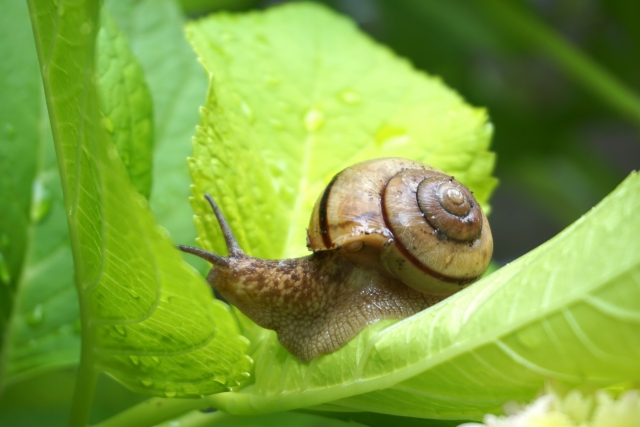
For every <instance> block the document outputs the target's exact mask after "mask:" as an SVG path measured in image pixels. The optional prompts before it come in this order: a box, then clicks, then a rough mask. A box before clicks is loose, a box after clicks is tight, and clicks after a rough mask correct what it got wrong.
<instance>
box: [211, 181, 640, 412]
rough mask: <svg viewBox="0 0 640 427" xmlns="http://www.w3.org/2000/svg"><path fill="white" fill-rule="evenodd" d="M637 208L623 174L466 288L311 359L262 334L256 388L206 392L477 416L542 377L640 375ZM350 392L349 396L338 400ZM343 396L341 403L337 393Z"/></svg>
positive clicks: (537, 384)
mask: <svg viewBox="0 0 640 427" xmlns="http://www.w3.org/2000/svg"><path fill="white" fill-rule="evenodd" d="M639 208H640V176H639V175H637V174H633V175H632V176H630V177H629V178H628V179H627V180H626V181H625V182H624V183H622V184H621V185H620V187H619V188H618V189H617V190H616V191H615V192H614V193H612V194H611V195H610V196H609V197H607V198H606V199H605V200H604V201H603V202H601V203H600V205H598V207H596V208H595V209H594V210H593V211H591V212H590V213H589V214H588V215H586V216H585V217H583V218H582V219H580V220H579V221H577V222H576V223H575V224H573V225H572V226H571V227H569V228H568V229H566V230H565V231H564V232H563V233H561V234H560V235H558V236H556V237H555V238H554V239H552V240H550V241H549V242H547V243H545V244H544V245H542V246H540V247H539V248H537V249H536V250H534V251H532V252H531V253H529V254H527V255H525V256H523V257H522V258H520V259H518V260H517V261H516V262H514V263H512V264H509V265H508V266H506V267H504V268H502V269H500V270H498V271H497V272H496V273H494V274H492V275H491V276H488V277H487V278H485V279H483V280H481V281H480V282H478V283H476V284H474V285H473V286H471V287H470V288H468V289H466V290H465V291H464V292H460V293H458V294H456V295H454V296H453V297H451V298H449V299H447V300H446V301H445V302H444V303H441V304H438V305H436V306H434V307H432V308H429V309H427V310H425V311H423V312H422V313H419V314H417V315H415V316H413V317H411V318H409V319H406V320H404V321H401V322H398V323H396V324H394V325H392V326H391V327H387V326H389V323H391V322H389V323H384V322H380V323H378V324H375V325H373V326H371V327H369V328H368V329H366V330H365V331H363V333H361V334H360V335H359V336H358V338H357V339H355V340H353V341H351V342H350V343H349V344H348V345H347V346H346V347H345V348H343V349H341V350H339V351H337V352H335V353H333V354H330V355H326V356H322V357H319V358H317V359H315V360H314V361H312V362H311V363H310V364H302V363H299V362H297V361H296V360H295V359H294V358H293V357H292V356H290V355H287V354H286V352H285V351H284V350H283V349H282V348H280V347H279V346H277V345H276V344H275V343H273V342H270V343H269V344H267V345H268V348H266V349H264V351H261V352H259V353H258V354H256V356H255V357H256V360H257V362H258V363H257V365H256V374H255V377H256V384H255V385H253V386H251V387H248V388H247V389H245V390H242V391H241V392H240V393H224V394H221V395H217V396H215V397H213V398H211V401H212V404H214V405H217V407H219V408H222V409H225V410H228V411H230V412H234V413H254V412H260V411H264V412H269V411H271V410H273V408H274V405H276V402H277V408H278V409H280V410H285V409H291V408H295V407H301V406H307V405H313V404H317V403H322V402H328V401H334V402H333V403H334V404H336V405H340V406H342V407H346V408H350V409H355V410H367V411H376V412H384V413H389V414H397V415H404V416H415V417H429V418H463V417H464V418H479V417H481V416H482V414H484V413H490V412H496V411H499V410H500V406H501V405H502V404H503V403H504V402H505V401H507V400H513V399H517V400H529V399H531V398H532V397H533V396H534V395H535V393H536V392H537V391H538V390H540V389H541V388H542V387H543V385H544V383H545V381H546V380H550V379H551V380H556V381H560V382H564V383H567V384H569V385H572V386H585V385H588V386H605V385H609V384H613V383H617V382H622V381H629V380H633V381H637V380H639V379H640V365H639V364H638V363H637V360H638V355H639V354H640V335H638V333H637V331H638V328H639V327H640V257H639V256H638V253H640V229H638V228H637V227H629V224H633V223H634V221H635V220H636V214H635V212H636V211H637V209H639ZM348 396H349V397H348ZM340 398H343V399H342V400H337V401H335V400H336V399H340Z"/></svg>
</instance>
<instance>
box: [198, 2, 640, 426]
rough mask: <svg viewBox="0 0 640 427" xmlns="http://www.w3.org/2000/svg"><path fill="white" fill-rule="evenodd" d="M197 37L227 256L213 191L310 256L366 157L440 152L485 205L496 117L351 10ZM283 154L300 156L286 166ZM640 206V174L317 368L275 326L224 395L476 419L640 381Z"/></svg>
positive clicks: (204, 146) (240, 231) (256, 226)
mask: <svg viewBox="0 0 640 427" xmlns="http://www.w3.org/2000/svg"><path fill="white" fill-rule="evenodd" d="M276 29H277V30H276ZM188 34H189V37H190V39H191V41H192V43H193V44H194V46H195V48H196V50H197V51H198V53H199V56H200V57H201V61H202V62H203V64H204V66H205V68H206V69H207V70H208V71H209V72H210V73H211V87H210V91H209V96H208V101H207V106H206V108H205V109H204V110H203V112H202V124H201V128H200V129H199V130H198V135H197V139H196V142H195V144H194V160H193V161H192V162H191V170H192V175H193V178H194V184H195V190H194V195H195V198H194V200H193V206H194V209H195V211H196V213H197V214H198V217H197V220H196V221H197V225H198V227H199V233H200V238H201V244H202V245H203V246H204V247H206V248H208V249H213V250H216V251H221V252H222V251H223V249H221V242H220V239H219V238H218V236H217V234H216V233H217V232H218V227H217V224H216V223H215V220H214V219H213V217H212V216H211V215H210V213H209V212H208V208H207V207H206V205H205V203H204V202H202V201H201V194H202V193H203V192H210V193H212V194H214V195H215V197H216V198H217V199H218V201H219V202H220V203H221V205H222V208H223V210H224V211H225V214H226V215H227V217H228V218H229V219H230V220H231V225H232V227H233V229H234V231H235V232H236V235H237V236H238V237H239V239H240V241H241V242H242V243H243V245H244V246H245V248H246V249H247V250H248V251H250V252H252V253H253V254H254V255H262V256H267V257H272V258H274V257H280V256H289V255H292V254H300V253H301V252H302V251H301V250H300V249H299V248H301V247H302V245H303V244H304V228H305V225H306V222H307V218H308V216H307V215H308V212H309V210H310V208H311V204H312V203H313V201H314V200H315V198H316V197H317V194H318V192H319V191H320V189H321V188H322V185H323V183H325V182H326V181H327V180H328V179H330V177H331V176H332V174H333V173H335V172H337V171H338V170H339V169H340V168H342V167H344V166H346V165H348V164H351V163H353V162H355V161H358V160H361V159H363V158H367V157H377V156H384V155H390V154H393V155H398V156H406V157H411V158H416V159H420V160H426V161H427V162H430V163H432V164H434V165H435V166H437V167H440V168H442V169H444V170H446V171H448V172H450V173H452V174H454V175H455V176H456V177H457V178H458V177H459V178H460V179H461V180H462V181H463V182H465V183H467V184H468V185H469V186H470V187H471V188H472V189H473V190H474V191H475V192H476V195H477V196H478V197H479V199H480V200H481V202H482V203H485V202H486V198H487V196H488V193H489V190H490V188H491V186H492V184H493V181H492V179H491V178H490V176H489V173H490V169H491V164H492V160H491V159H492V157H491V155H490V154H489V153H488V152H486V144H487V140H488V136H489V133H488V130H487V125H486V123H485V120H486V119H485V116H484V114H483V113H482V111H481V110H474V109H472V108H470V107H468V106H466V105H465V104H464V103H463V102H462V101H461V100H460V98H459V97H457V96H456V95H455V94H453V93H452V92H451V91H450V90H448V89H447V88H446V87H445V86H443V85H442V83H440V82H439V81H437V80H434V79H432V78H429V77H426V76H424V75H423V74H421V73H417V72H415V71H412V70H411V69H410V67H409V66H408V65H407V64H406V63H403V62H402V61H398V60H397V59H395V58H394V57H393V56H392V55H391V54H390V53H389V52H388V51H386V50H384V49H381V48H379V47H377V46H375V45H374V44H372V43H371V42H370V41H369V40H368V39H366V38H364V37H362V36H361V35H359V34H358V33H357V32H356V31H355V28H354V27H353V26H351V25H350V24H348V23H346V22H345V21H343V20H342V19H339V18H336V17H335V16H334V15H333V14H331V13H328V12H327V11H325V10H324V9H322V8H319V7H317V6H313V5H289V6H285V7H280V8H274V9H271V10H269V11H267V12H265V13H254V14H248V15H245V16H242V17H229V16H226V15H221V16H217V17H214V18H210V19H206V20H203V21H200V22H198V23H195V24H192V25H190V26H189V27H188ZM458 120H459V121H458ZM279 159H286V160H284V161H282V163H281V167H280V168H278V160H279ZM637 207H640V179H638V177H637V176H636V175H634V176H632V177H630V178H629V179H628V180H627V181H626V182H625V183H624V184H623V185H621V187H620V188H619V189H618V190H617V191H616V192H615V193H614V194H613V195H611V196H610V197H609V198H608V199H606V200H605V201H603V202H602V204H601V205H600V207H599V208H598V209H596V210H594V211H593V212H591V213H590V214H589V215H588V216H587V217H585V218H584V219H582V220H580V221H578V222H577V223H576V224H575V225H573V226H572V227H570V228H569V229H567V230H566V231H565V232H564V233H562V234H561V235H559V236H558V237H556V238H555V239H553V240H552V241H550V242H548V243H547V244H546V245H544V246H542V247H540V248H539V249H537V250H535V251H533V252H532V253H530V254H528V255H526V256H524V257H522V258H521V259H519V260H518V261H516V262H514V263H512V264H511V265H509V266H507V267H505V268H503V269H501V270H499V271H498V272H496V273H494V274H493V275H490V276H488V277H487V278H485V279H484V280H482V281H481V282H479V283H477V284H474V285H473V286H471V287H470V288H469V289H467V290H465V291H464V292H461V293H459V294H457V295H455V296H454V297H452V298H450V299H448V300H446V301H445V302H444V303H441V304H439V305H436V306H434V307H433V308H430V309H428V310H425V311H424V312H422V313H420V314H418V315H416V316H413V317H412V318H409V319H406V320H404V321H400V322H394V321H383V322H379V323H377V324H375V325H372V326H371V327H369V328H368V329H366V330H365V331H363V332H362V333H361V334H359V335H358V336H357V337H356V338H355V339H354V340H352V341H351V342H350V343H349V344H348V345H347V346H345V347H344V348H342V349H340V350H338V351H336V352H334V353H332V354H330V355H326V356H321V357H319V358H317V359H315V360H313V361H312V362H311V363H309V364H303V363H300V362H299V361H297V360H296V359H295V358H294V357H292V356H291V355H289V354H288V353H287V352H286V351H285V350H284V349H283V348H282V347H281V346H280V345H279V344H278V343H277V341H276V340H275V334H274V333H272V332H262V334H264V335H263V336H262V340H261V345H260V346H255V345H254V347H253V349H252V354H253V356H254V358H255V360H256V368H255V383H254V384H253V385H252V386H250V387H247V388H245V389H243V390H242V391H240V392H239V393H224V394H220V395H216V396H213V397H212V398H211V401H212V403H213V404H214V405H215V406H217V407H219V408H222V409H225V410H228V411H231V412H234V413H256V412H268V411H273V410H276V408H277V410H282V409H291V408H297V407H304V406H308V405H314V404H320V403H324V402H331V401H333V403H334V404H337V405H341V406H343V407H345V408H350V409H359V410H367V411H377V412H385V413H389V414H403V415H411V416H416V417H432V418H477V417H479V416H481V415H482V414H484V413H486V412H491V411H496V410H499V408H500V406H501V404H502V403H504V401H506V400H508V399H513V398H516V399H517V398H522V399H530V398H531V397H533V395H534V394H535V393H536V391H537V390H539V389H540V388H541V387H542V385H543V384H544V381H545V380H546V379H548V378H553V379H557V380H561V381H565V382H568V383H573V384H584V383H593V384H598V385H603V384H610V383H613V382H617V381H622V380H629V379H637V378H639V377H640V371H639V370H638V366H639V365H638V364H637V363H635V361H636V360H637V356H638V354H639V352H640V339H639V338H638V337H639V336H638V335H637V334H634V333H633V331H634V330H637V328H638V326H639V325H638V323H640V314H639V313H640V306H639V305H638V304H639V302H640V295H639V293H640V286H639V285H638V283H639V279H638V275H639V274H640V272H639V269H640V265H639V262H638V258H637V255H636V254H637V253H638V249H640V247H639V245H640V243H638V242H640V235H638V231H635V230H634V231H631V230H630V229H629V228H628V227H627V224H629V223H631V221H632V218H633V211H634V209H637ZM621 239H623V240H621ZM243 322H244V319H243ZM243 327H244V329H245V331H247V333H248V334H251V335H252V336H259V332H258V331H257V330H256V328H251V326H250V324H244V326H243ZM338 399H342V400H338Z"/></svg>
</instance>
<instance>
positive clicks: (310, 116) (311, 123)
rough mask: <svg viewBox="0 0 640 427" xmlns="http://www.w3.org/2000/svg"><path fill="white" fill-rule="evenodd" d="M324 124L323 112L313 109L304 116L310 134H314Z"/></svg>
mask: <svg viewBox="0 0 640 427" xmlns="http://www.w3.org/2000/svg"><path fill="white" fill-rule="evenodd" d="M323 124H324V114H322V111H320V110H316V109H315V108H312V109H311V110H309V111H308V112H307V114H305V116H304V127H305V128H306V129H307V131H309V132H314V131H316V130H318V129H320V128H321V127H322V125H323Z"/></svg>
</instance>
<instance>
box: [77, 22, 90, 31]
mask: <svg viewBox="0 0 640 427" xmlns="http://www.w3.org/2000/svg"><path fill="white" fill-rule="evenodd" d="M80 32H81V33H82V34H89V33H90V32H91V23H90V22H85V23H84V24H82V25H80Z"/></svg>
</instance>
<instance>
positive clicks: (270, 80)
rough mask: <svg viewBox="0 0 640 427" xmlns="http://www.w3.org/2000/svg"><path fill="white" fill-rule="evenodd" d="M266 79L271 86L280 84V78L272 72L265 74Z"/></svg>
mask: <svg viewBox="0 0 640 427" xmlns="http://www.w3.org/2000/svg"><path fill="white" fill-rule="evenodd" d="M264 81H265V82H267V84H268V85H270V86H276V85H278V84H280V80H279V79H277V78H275V77H273V76H272V75H271V74H267V75H265V76H264Z"/></svg>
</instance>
